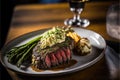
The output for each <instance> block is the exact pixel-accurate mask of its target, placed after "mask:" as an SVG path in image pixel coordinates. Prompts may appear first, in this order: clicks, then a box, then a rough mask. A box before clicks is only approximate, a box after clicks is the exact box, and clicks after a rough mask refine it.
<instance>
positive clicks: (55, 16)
mask: <svg viewBox="0 0 120 80" xmlns="http://www.w3.org/2000/svg"><path fill="white" fill-rule="evenodd" d="M112 3H114V2H89V3H86V6H85V9H84V11H83V13H82V15H81V17H84V18H87V19H89V20H90V22H91V24H90V25H89V26H88V27H87V28H86V29H89V30H93V31H95V32H97V33H99V34H100V35H102V36H103V37H104V38H105V39H106V40H110V41H118V40H116V39H114V38H111V37H110V36H109V35H108V34H107V32H106V12H107V9H108V7H109V6H110V5H111V4H112ZM72 16H73V14H72V12H70V11H69V5H68V4H67V3H62V4H46V5H40V4H34V5H21V6H17V7H16V8H15V9H14V15H13V18H12V22H11V27H10V30H9V32H8V36H7V41H6V43H7V42H9V41H10V40H12V39H14V38H16V37H19V36H20V35H23V34H25V33H28V32H32V31H35V30H40V29H44V28H50V27H53V26H57V25H60V26H64V20H65V19H67V18H70V17H72ZM7 71H8V73H9V74H10V75H11V77H12V78H13V79H14V80H110V73H109V70H108V66H107V64H106V59H105V57H103V58H102V59H101V60H100V61H98V62H97V63H96V64H94V65H92V66H91V67H89V68H87V69H84V70H82V71H77V72H75V73H71V74H66V75H62V76H55V77H33V76H25V75H20V74H16V73H15V72H13V71H11V70H7Z"/></svg>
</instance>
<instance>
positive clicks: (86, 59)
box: [1, 28, 106, 76]
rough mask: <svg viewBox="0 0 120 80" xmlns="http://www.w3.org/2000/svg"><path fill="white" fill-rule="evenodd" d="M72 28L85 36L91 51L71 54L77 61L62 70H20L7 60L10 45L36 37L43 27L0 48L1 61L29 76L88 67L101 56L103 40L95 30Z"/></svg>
mask: <svg viewBox="0 0 120 80" xmlns="http://www.w3.org/2000/svg"><path fill="white" fill-rule="evenodd" d="M73 29H74V31H75V32H76V33H77V34H78V35H80V36H81V37H87V38H88V39H89V40H90V43H91V45H92V51H91V53H90V54H88V55H85V56H78V55H75V54H73V55H72V59H74V60H76V61H77V63H76V64H74V65H72V66H70V67H67V68H65V69H63V70H57V71H52V70H45V71H41V72H36V71H34V70H32V68H31V67H28V68H27V70H21V69H20V68H18V67H16V66H15V65H12V64H10V63H9V62H8V61H7V57H6V55H5V54H6V52H7V51H9V50H10V49H11V48H12V47H15V46H20V45H22V44H24V43H26V42H28V41H30V40H31V39H33V38H35V37H38V36H39V35H40V34H42V33H43V32H45V31H46V30H48V29H43V30H38V31H34V32H30V33H27V34H24V35H22V36H20V37H18V38H16V39H14V40H12V41H11V42H9V43H8V44H7V45H5V46H4V47H3V48H2V50H1V62H2V64H3V65H4V66H5V67H6V68H8V69H10V70H13V71H15V72H17V73H21V74H27V75H31V76H55V75H62V74H68V73H73V72H76V71H80V70H83V69H85V68H88V67H90V66H91V65H93V64H95V63H96V62H98V61H99V60H100V59H101V58H102V57H103V55H104V50H105V48H106V43H105V40H104V38H103V37H102V36H101V35H99V34H98V33H96V32H93V31H90V30H86V29H81V28H73Z"/></svg>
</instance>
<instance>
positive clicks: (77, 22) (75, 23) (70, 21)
mask: <svg viewBox="0 0 120 80" xmlns="http://www.w3.org/2000/svg"><path fill="white" fill-rule="evenodd" d="M64 24H65V25H66V26H76V27H87V26H88V25H89V24H90V21H89V20H88V19H80V20H73V19H72V18H70V19H66V20H65V21H64Z"/></svg>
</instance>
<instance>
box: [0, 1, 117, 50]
mask: <svg viewBox="0 0 120 80" xmlns="http://www.w3.org/2000/svg"><path fill="white" fill-rule="evenodd" d="M0 1H1V2H0V10H1V11H0V19H1V21H0V49H1V48H2V47H3V45H4V43H5V40H6V35H7V32H8V30H9V26H10V22H11V18H12V14H13V9H14V7H15V6H17V5H22V4H54V3H63V2H67V0H0ZM89 1H90V2H91V1H118V0H89Z"/></svg>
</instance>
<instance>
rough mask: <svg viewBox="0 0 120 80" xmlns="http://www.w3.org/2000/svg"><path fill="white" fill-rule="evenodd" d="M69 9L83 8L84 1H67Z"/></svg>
mask: <svg viewBox="0 0 120 80" xmlns="http://www.w3.org/2000/svg"><path fill="white" fill-rule="evenodd" d="M69 4H70V8H84V6H85V0H69Z"/></svg>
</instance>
